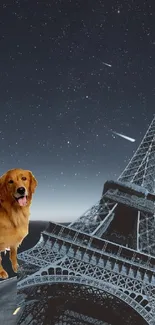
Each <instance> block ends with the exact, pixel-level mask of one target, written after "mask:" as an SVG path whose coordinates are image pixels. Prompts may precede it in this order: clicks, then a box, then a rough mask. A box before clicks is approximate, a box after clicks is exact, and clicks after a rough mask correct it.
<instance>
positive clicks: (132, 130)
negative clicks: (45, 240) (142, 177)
mask: <svg viewBox="0 0 155 325" xmlns="http://www.w3.org/2000/svg"><path fill="white" fill-rule="evenodd" d="M149 3H150V5H148V2H143V1H141V2H138V4H137V1H134V2H133V1H132V3H131V1H129V2H128V1H124V2H122V3H120V4H118V2H117V1H114V0H111V1H100V0H95V1H90V2H89V5H88V4H87V3H86V2H85V1H83V0H77V1H74V0H71V1H55V2H52V3H51V2H49V3H47V2H46V1H42V2H39V1H37V2H35V1H30V0H25V1H14V3H10V2H8V4H4V5H2V6H1V10H0V22H1V29H0V46H1V52H0V77H1V96H0V109H1V115H0V116H1V118H0V168H1V174H3V173H4V172H5V171H7V170H8V169H12V168H15V167H20V168H23V169H24V168H25V169H29V170H32V172H33V173H34V175H35V176H36V178H37V179H38V189H37V191H36V194H35V196H34V200H33V204H32V210H31V219H33V220H37V219H40V220H53V221H58V222H60V221H73V220H74V219H75V218H76V217H78V216H80V215H81V214H82V213H84V212H85V211H86V210H87V209H88V208H90V207H91V206H92V205H93V204H94V203H96V202H97V201H98V200H99V198H100V195H101V193H102V188H103V184H104V182H105V181H106V180H107V179H116V178H117V177H118V176H119V175H120V173H121V172H122V171H123V169H124V168H125V166H126V164H127V163H128V161H129V159H130V158H131V157H132V155H133V153H134V151H135V150H136V148H137V146H138V145H139V143H140V141H141V139H142V137H143V135H144V134H145V132H146V130H147V128H148V125H149V124H150V122H151V120H152V118H153V113H154V103H155V87H154V80H155V28H154V21H155V11H154V8H153V2H151V1H150V2H149ZM104 63H107V64H108V65H105V64H104ZM111 130H113V131H116V132H118V133H122V134H125V135H126V136H129V137H132V138H135V139H136V142H135V143H131V142H129V141H127V140H125V139H122V138H120V137H118V136H114V135H113V133H112V132H111Z"/></svg>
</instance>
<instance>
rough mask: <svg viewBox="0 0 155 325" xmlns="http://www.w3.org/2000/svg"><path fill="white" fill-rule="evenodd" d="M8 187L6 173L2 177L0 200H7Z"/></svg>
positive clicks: (0, 179)
mask: <svg viewBox="0 0 155 325" xmlns="http://www.w3.org/2000/svg"><path fill="white" fill-rule="evenodd" d="M6 197H7V188H6V174H4V175H2V176H1V177H0V202H3V201H5V200H6Z"/></svg>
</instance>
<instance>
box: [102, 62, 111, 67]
mask: <svg viewBox="0 0 155 325" xmlns="http://www.w3.org/2000/svg"><path fill="white" fill-rule="evenodd" d="M102 64H104V65H106V66H107V67H109V68H111V67H112V65H111V64H109V63H106V62H102Z"/></svg>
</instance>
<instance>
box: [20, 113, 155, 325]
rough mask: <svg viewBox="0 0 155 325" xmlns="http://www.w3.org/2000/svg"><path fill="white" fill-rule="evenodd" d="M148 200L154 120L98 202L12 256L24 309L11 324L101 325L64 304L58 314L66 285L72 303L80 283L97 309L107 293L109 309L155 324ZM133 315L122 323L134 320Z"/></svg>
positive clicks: (154, 218) (154, 224)
mask: <svg viewBox="0 0 155 325" xmlns="http://www.w3.org/2000/svg"><path fill="white" fill-rule="evenodd" d="M154 202H155V118H154V119H153V121H152V123H151V125H150V127H149V129H148V131H147V133H146V135H145V136H144V138H143V140H142V142H141V144H140V146H139V148H138V149H137V151H136V152H135V154H134V156H133V158H132V159H131V161H130V162H129V164H128V165H127V167H126V168H125V170H124V171H123V173H122V174H121V175H120V177H119V178H118V180H117V181H107V182H106V183H105V184H104V189H103V193H102V196H101V199H100V201H99V202H98V203H97V204H96V205H94V206H93V207H92V208H91V209H90V210H88V211H87V212H86V213H85V214H83V215H82V216H81V217H80V218H79V219H77V220H76V221H75V222H73V223H71V224H70V225H69V226H68V227H66V226H63V225H59V224H55V223H52V222H50V223H49V226H48V228H47V229H46V230H45V231H43V232H42V234H41V237H40V240H39V242H38V243H37V244H36V245H35V246H34V247H33V248H31V249H29V250H27V251H25V252H22V253H20V254H19V255H18V258H19V261H20V266H21V272H20V274H19V281H18V286H17V288H18V299H19V300H20V304H21V306H23V307H22V309H21V310H22V312H21V315H20V318H19V321H18V324H19V325H27V324H31V325H32V324H41V325H44V324H46V325H48V324H55V325H59V324H63V325H65V324H67V325H69V324H74V323H75V324H92V323H93V324H96V325H100V324H106V323H105V322H104V319H103V315H102V317H99V316H98V315H99V313H98V314H97V315H96V314H95V313H94V314H93V313H92V314H91V315H90V311H89V312H88V310H87V311H86V310H83V311H82V312H81V311H79V310H77V309H76V308H75V306H73V305H72V307H71V304H70V305H66V307H65V308H66V309H65V310H64V309H63V308H64V304H65V300H63V302H62V301H61V303H60V300H61V299H62V296H63V293H64V292H65V298H66V301H67V302H68V301H70V300H69V299H71V297H70V298H69V297H68V294H69V293H68V292H69V291H66V287H67V286H71V287H72V300H76V299H77V291H76V290H75V288H76V286H79V288H80V289H79V290H84V291H82V292H85V293H84V295H85V297H86V296H87V294H86V293H89V292H90V290H93V292H96V296H98V295H99V296H100V305H102V304H103V302H104V301H105V295H110V298H108V299H109V301H112V300H113V299H114V297H115V305H116V301H117V300H119V301H121V302H122V303H124V304H125V306H128V307H129V308H130V312H131V314H132V312H133V313H135V314H134V317H135V319H136V317H137V315H138V317H140V318H139V319H140V324H149V325H155V213H154ZM56 284H59V286H57V291H55V296H54V297H56V296H57V292H58V291H59V289H58V288H59V287H60V286H63V290H61V292H59V294H58V296H59V299H58V300H57V302H56V303H55V307H53V314H54V316H53V318H51V320H50V321H49V319H48V321H47V319H46V320H45V318H46V317H45V309H46V307H45V306H46V305H47V301H50V299H51V298H50V297H51V291H49V288H50V287H51V288H54V286H55V285H56ZM40 294H41V296H40ZM21 297H24V298H21ZM36 297H38V298H37V299H38V300H37V301H36ZM54 297H53V298H52V299H54ZM67 297H68V298H67ZM81 297H82V295H81ZM79 299H80V298H79ZM81 299H82V298H81ZM87 300H89V301H90V300H91V295H90V296H89V298H88V299H87ZM52 301H54V300H52ZM22 302H23V303H22ZM67 302H66V304H67ZM30 306H31V308H30ZM52 306H54V303H52V304H51V307H50V308H51V309H52ZM30 309H31V312H30ZM51 309H50V311H51ZM38 315H39V316H38ZM134 317H133V319H132V320H131V319H130V320H129V323H128V322H127V320H125V319H124V321H123V324H137V323H139V320H136V323H134ZM36 319H37V320H36Z"/></svg>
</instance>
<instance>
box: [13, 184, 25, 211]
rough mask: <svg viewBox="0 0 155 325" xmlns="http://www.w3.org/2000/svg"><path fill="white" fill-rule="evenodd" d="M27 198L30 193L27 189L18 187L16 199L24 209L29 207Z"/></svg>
mask: <svg viewBox="0 0 155 325" xmlns="http://www.w3.org/2000/svg"><path fill="white" fill-rule="evenodd" d="M27 196H28V193H27V190H26V189H25V187H18V188H17V191H16V194H15V196H14V197H15V200H16V201H17V202H18V204H19V205H20V206H22V207H23V206H25V205H27Z"/></svg>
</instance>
